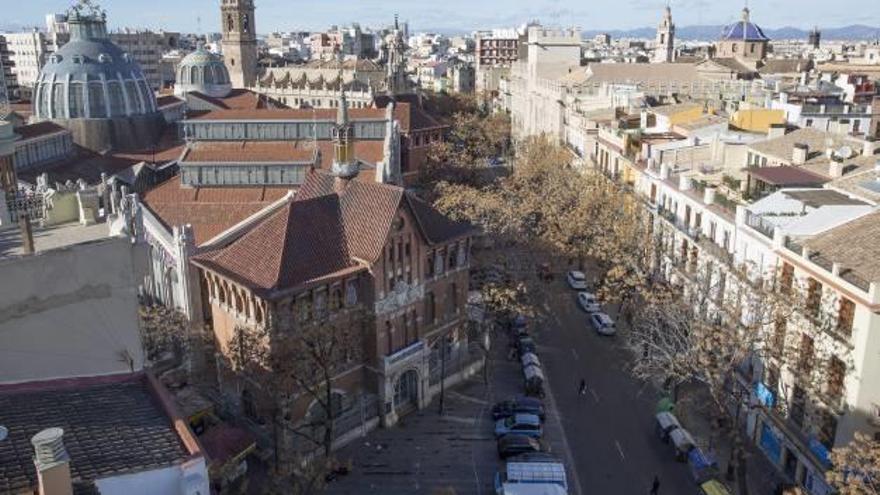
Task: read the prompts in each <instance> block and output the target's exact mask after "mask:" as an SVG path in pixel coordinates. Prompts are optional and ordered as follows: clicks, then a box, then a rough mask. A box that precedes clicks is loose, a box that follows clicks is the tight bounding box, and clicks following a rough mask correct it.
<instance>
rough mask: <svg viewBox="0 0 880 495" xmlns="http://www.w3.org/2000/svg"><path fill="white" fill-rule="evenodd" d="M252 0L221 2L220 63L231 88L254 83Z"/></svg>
mask: <svg viewBox="0 0 880 495" xmlns="http://www.w3.org/2000/svg"><path fill="white" fill-rule="evenodd" d="M254 10H255V7H254V0H222V4H221V5H220V22H221V24H222V28H223V44H222V46H223V62H224V63H225V64H226V68H227V69H228V70H229V79H230V81H231V82H232V87H233V88H250V87H253V86H256V83H257V31H256V23H255V22H254V21H255V19H254Z"/></svg>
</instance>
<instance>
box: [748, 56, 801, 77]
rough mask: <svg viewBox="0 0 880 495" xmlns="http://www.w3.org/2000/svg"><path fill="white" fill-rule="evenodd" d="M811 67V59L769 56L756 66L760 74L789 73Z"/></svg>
mask: <svg viewBox="0 0 880 495" xmlns="http://www.w3.org/2000/svg"><path fill="white" fill-rule="evenodd" d="M812 68H813V61H812V60H809V59H802V58H771V59H768V60H765V61H764V65H762V66H761V67H759V68H758V72H760V73H761V74H789V73H793V72H803V71H807V70H810V69H812Z"/></svg>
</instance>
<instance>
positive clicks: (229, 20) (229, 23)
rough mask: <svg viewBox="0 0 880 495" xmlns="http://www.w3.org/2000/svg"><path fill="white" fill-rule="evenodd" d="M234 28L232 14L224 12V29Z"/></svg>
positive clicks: (230, 29)
mask: <svg viewBox="0 0 880 495" xmlns="http://www.w3.org/2000/svg"><path fill="white" fill-rule="evenodd" d="M233 29H235V21H234V20H233V18H232V14H226V30H227V31H232V30H233Z"/></svg>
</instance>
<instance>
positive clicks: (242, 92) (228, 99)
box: [189, 89, 266, 110]
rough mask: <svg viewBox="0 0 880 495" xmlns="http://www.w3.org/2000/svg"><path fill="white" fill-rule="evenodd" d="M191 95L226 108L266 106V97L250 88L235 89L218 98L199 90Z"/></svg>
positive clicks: (241, 108) (242, 108)
mask: <svg viewBox="0 0 880 495" xmlns="http://www.w3.org/2000/svg"><path fill="white" fill-rule="evenodd" d="M189 94H190V95H192V96H194V97H196V98H198V99H200V100H203V101H206V102H208V103H210V104H212V105H214V106H215V107H217V108H221V109H224V110H256V109H264V108H266V101H265V98H262V97H261V96H260V95H258V94H257V93H254V92H253V91H251V90H249V89H233V90H232V92H230V93H229V95H228V96H225V97H223V98H216V97H213V96H208V95H206V94H204V93H200V92H198V91H192V92H190V93H189Z"/></svg>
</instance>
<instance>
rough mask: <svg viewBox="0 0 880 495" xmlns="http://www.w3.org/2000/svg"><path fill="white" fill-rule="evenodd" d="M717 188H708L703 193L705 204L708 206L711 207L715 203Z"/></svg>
mask: <svg viewBox="0 0 880 495" xmlns="http://www.w3.org/2000/svg"><path fill="white" fill-rule="evenodd" d="M715 193H716V189H715V186H706V190H705V191H703V203H706V204H707V205H711V204H712V203H714V202H715Z"/></svg>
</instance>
